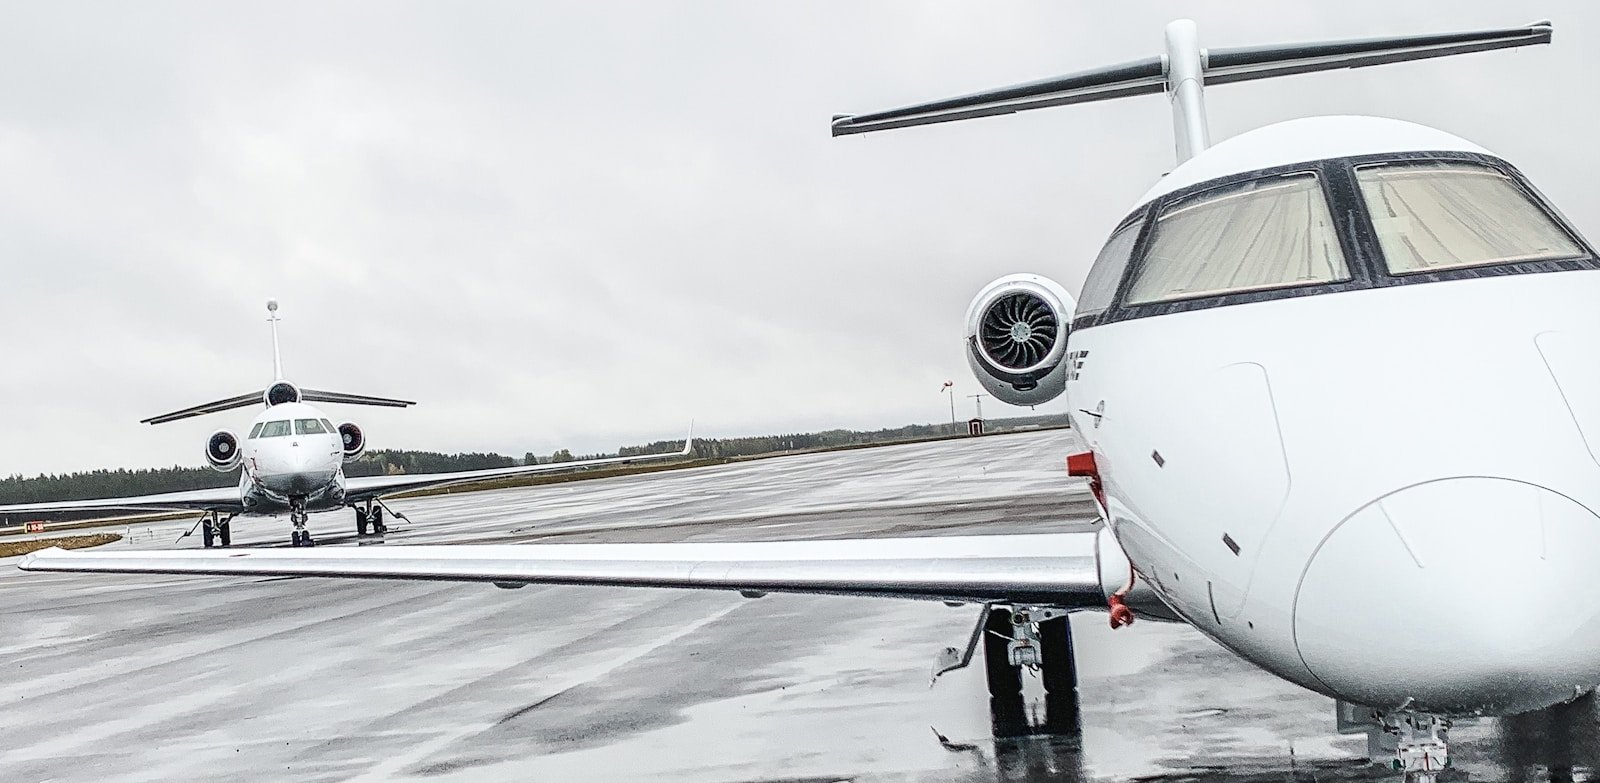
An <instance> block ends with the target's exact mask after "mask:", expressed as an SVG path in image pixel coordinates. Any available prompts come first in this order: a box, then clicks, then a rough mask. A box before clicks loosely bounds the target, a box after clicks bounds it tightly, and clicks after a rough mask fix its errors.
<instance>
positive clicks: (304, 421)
mask: <svg viewBox="0 0 1600 783" xmlns="http://www.w3.org/2000/svg"><path fill="white" fill-rule="evenodd" d="M308 422H309V423H308ZM313 424H314V425H315V426H313ZM239 437H240V440H239V454H240V461H241V464H242V465H243V467H244V470H243V473H242V474H241V475H240V479H239V492H240V497H241V499H242V500H243V502H244V506H245V510H246V511H247V512H249V513H270V512H274V511H280V510H283V509H286V508H288V507H289V505H290V502H291V500H294V499H299V500H302V501H304V502H305V504H306V510H307V511H318V510H327V509H332V508H338V507H339V506H340V505H342V504H343V502H344V469H343V465H344V447H343V443H342V441H341V439H340V436H339V433H338V431H337V429H336V428H335V427H334V425H333V424H332V423H331V422H330V421H329V420H328V418H327V416H325V415H324V414H323V413H322V412H321V411H319V410H317V409H316V408H314V407H312V406H310V405H307V404H305V403H301V402H288V403H280V404H278V405H273V406H272V407H270V408H267V409H266V410H265V411H262V412H261V414H260V415H258V416H256V418H255V419H254V420H253V421H251V423H250V428H249V429H247V430H245V431H244V432H243V433H240V435H239Z"/></svg>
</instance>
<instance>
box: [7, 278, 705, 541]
mask: <svg viewBox="0 0 1600 783" xmlns="http://www.w3.org/2000/svg"><path fill="white" fill-rule="evenodd" d="M277 311H278V303H277V301H276V300H268V301H267V312H268V314H269V317H268V319H267V320H268V322H269V323H271V325H272V373H273V381H272V384H271V385H270V386H268V387H267V388H266V389H263V390H260V391H253V392H250V393H248V394H241V395H239V396H237V397H229V398H228V399H225V400H217V401H215V402H208V403H205V404H204V405H196V406H194V407H192V408H185V409H183V410H180V411H174V412H172V413H164V414H162V415H160V416H152V417H151V418H148V419H145V420H143V421H142V422H141V423H143V424H164V423H166V422H169V421H177V420H179V419H187V418H190V417H193V416H202V415H205V414H208V413H217V412H219V411H226V410H233V409H235V408H245V407H250V406H253V405H264V406H265V407H266V409H265V410H263V411H262V412H261V413H259V414H257V415H256V417H255V418H254V419H252V420H251V422H250V424H249V428H248V429H247V430H244V432H246V433H247V434H246V435H245V436H244V437H243V438H240V437H239V436H238V435H235V434H234V433H233V432H232V431H230V430H217V431H216V432H214V433H212V434H211V437H209V438H207V439H206V444H205V456H206V464H207V465H209V466H211V468H213V469H214V470H217V471H221V472H223V473H227V472H230V471H233V470H236V469H239V468H243V470H241V471H240V474H239V485H238V486H237V487H221V488H217V489H202V490H194V491H189V492H168V493H162V494H157V495H142V496H137V497H124V498H102V499H96V500H71V501H62V502H56V503H26V504H18V505H10V506H0V512H3V513H27V512H30V511H39V512H42V511H78V510H93V509H106V510H133V511H139V510H183V509H194V510H199V511H203V512H205V518H204V519H202V520H201V525H202V528H203V540H204V542H205V545H206V546H207V547H211V546H213V545H214V544H218V543H220V544H221V545H222V546H228V545H230V544H231V543H232V540H233V530H232V525H233V518H234V517H235V516H238V515H241V514H243V515H260V516H265V515H273V514H280V513H283V512H288V514H289V521H290V524H291V525H292V527H293V529H292V532H291V533H290V538H289V540H290V543H291V544H292V545H293V546H297V547H299V546H312V545H313V544H314V543H315V542H314V540H313V539H312V538H311V533H310V531H308V530H306V520H307V517H308V516H309V515H310V514H312V513H315V512H319V511H333V510H336V509H340V508H344V507H346V506H349V507H351V508H354V509H355V513H356V533H357V534H358V535H360V536H362V537H369V536H379V537H381V536H383V535H384V533H386V532H387V531H388V525H387V524H386V523H385V522H384V519H383V512H384V509H385V508H386V507H385V506H384V504H383V498H384V497H386V496H389V495H394V494H397V493H401V492H407V491H411V490H418V489H427V488H429V487H440V486H446V485H450V484H459V483H463V482H470V481H483V480H486V479H493V478H503V477H507V476H521V475H526V474H529V473H548V472H555V471H570V470H574V469H579V468H586V467H593V466H596V465H612V464H618V463H630V462H648V461H652V460H660V459H673V458H678V457H684V456H688V454H689V453H690V451H691V450H692V449H693V437H694V436H693V433H690V435H689V437H688V438H687V439H685V441H684V445H683V450H682V451H678V452H670V453H666V454H651V455H646V456H633V457H604V458H600V459H591V460H579V461H570V462H555V463H548V464H543V465H517V466H512V467H505V468H489V469H485V470H468V471H458V472H454V473H421V474H410V475H407V474H399V475H392V476H356V477H346V476H345V475H344V465H345V463H348V462H353V461H355V460H357V459H359V458H360V457H361V455H362V453H363V452H364V451H365V450H366V446H367V437H366V433H364V432H363V431H362V429H361V427H359V426H357V425H356V423H355V422H352V421H346V422H344V423H342V424H339V425H337V426H336V425H334V424H333V422H332V421H331V420H330V419H329V418H328V417H327V416H326V415H325V414H323V412H322V411H321V410H319V409H317V408H315V407H313V406H312V405H310V404H309V403H312V402H326V403H338V404H346V405H378V406H384V407H391V408H402V407H406V406H409V405H413V404H415V403H412V402H410V401H408V400H396V399H389V398H386V397H368V396H365V395H359V394H345V393H343V392H329V391H318V390H315V389H302V388H300V387H298V386H296V385H294V384H293V383H290V382H289V381H288V380H287V379H285V378H284V375H283V361H282V358H281V354H280V353H279V350H278V313H277ZM391 513H393V512H391ZM394 516H396V517H398V518H400V519H405V516H404V515H401V514H394Z"/></svg>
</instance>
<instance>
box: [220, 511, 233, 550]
mask: <svg viewBox="0 0 1600 783" xmlns="http://www.w3.org/2000/svg"><path fill="white" fill-rule="evenodd" d="M217 540H218V541H220V542H221V543H222V545H223V546H233V518H232V517H229V518H228V519H226V520H223V522H222V524H220V525H218V526H217Z"/></svg>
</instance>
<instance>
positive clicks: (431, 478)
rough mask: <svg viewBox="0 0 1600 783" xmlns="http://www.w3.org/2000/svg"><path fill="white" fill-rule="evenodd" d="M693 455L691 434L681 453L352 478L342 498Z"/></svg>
mask: <svg viewBox="0 0 1600 783" xmlns="http://www.w3.org/2000/svg"><path fill="white" fill-rule="evenodd" d="M693 451H694V433H693V432H690V433H689V436H688V437H687V438H685V439H684V441H683V449H682V450H681V451H670V452H666V453H664V454H640V455H637V456H633V457H601V458H599V459H586V460H574V461H572V462H550V463H546V464H543V465H513V466H511V467H507V468H485V469H483V470H462V471H457V472H454V473H417V474H409V475H408V474H399V475H394V476H354V477H351V478H348V479H346V480H345V487H344V496H345V498H346V499H347V500H349V501H350V502H358V501H363V500H367V499H368V498H374V497H382V496H387V495H394V494H398V493H400V492H405V491H408V490H413V489H430V488H433V487H445V486H449V485H451V484H468V483H471V482H474V481H484V480H487V479H497V478H507V477H510V476H526V475H530V474H534V473H559V472H561V471H565V470H575V469H579V468H592V467H595V466H597V465H620V464H626V463H629V462H654V461H657V460H664V459H678V458H681V457H687V456H689V454H690V453H691V452H693Z"/></svg>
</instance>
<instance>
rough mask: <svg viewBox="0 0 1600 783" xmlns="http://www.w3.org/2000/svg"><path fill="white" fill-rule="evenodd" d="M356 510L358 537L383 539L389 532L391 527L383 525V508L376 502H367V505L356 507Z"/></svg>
mask: <svg viewBox="0 0 1600 783" xmlns="http://www.w3.org/2000/svg"><path fill="white" fill-rule="evenodd" d="M354 508H355V510H356V535H357V536H359V537H361V538H366V537H367V536H368V535H372V536H377V537H379V538H382V537H383V534H384V533H387V532H389V526H388V525H385V524H384V523H383V506H382V505H379V504H378V503H376V502H374V501H371V500H369V501H367V502H366V505H365V506H364V507H363V506H355V507H354Z"/></svg>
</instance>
